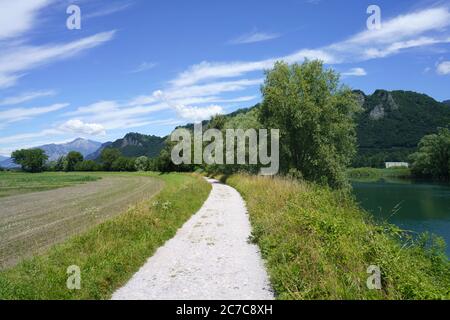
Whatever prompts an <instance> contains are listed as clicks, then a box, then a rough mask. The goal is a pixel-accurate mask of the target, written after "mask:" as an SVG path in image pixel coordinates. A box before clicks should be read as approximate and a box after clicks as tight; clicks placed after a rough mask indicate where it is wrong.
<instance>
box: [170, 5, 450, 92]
mask: <svg viewBox="0 0 450 320" xmlns="http://www.w3.org/2000/svg"><path fill="white" fill-rule="evenodd" d="M448 26H450V12H449V9H448V8H446V7H438V8H432V9H424V10H421V11H416V12H412V13H409V14H405V15H400V16H397V17H394V18H392V19H390V20H388V19H386V20H385V21H384V23H383V25H382V28H381V29H380V30H366V31H362V32H360V33H357V34H356V35H354V36H351V37H350V38H348V39H347V40H344V41H341V42H336V43H333V44H331V45H328V46H324V47H321V48H317V49H308V48H305V49H301V50H298V51H297V52H294V53H292V54H290V55H286V56H279V57H275V58H271V59H265V60H259V61H248V62H243V61H237V62H236V61H233V62H208V61H203V62H201V63H199V64H196V65H193V66H191V67H189V68H188V69H187V70H186V71H184V72H182V73H180V74H179V75H178V76H177V77H176V78H175V79H174V80H172V81H171V84H172V85H173V86H175V87H183V86H189V85H193V84H196V83H198V82H201V81H206V80H212V79H221V78H233V77H241V76H244V75H245V74H247V73H249V72H254V71H261V70H264V69H269V68H271V67H272V66H273V64H274V63H275V62H276V61H279V60H284V61H286V62H288V63H294V62H303V61H304V59H310V60H311V59H319V60H322V61H323V62H324V63H327V64H339V63H343V62H358V61H366V60H370V59H376V58H384V57H387V56H390V55H393V54H398V53H400V52H402V51H403V50H406V49H412V48H418V47H425V46H431V45H435V44H440V43H450V37H449V36H448V32H447V33H446V35H444V36H442V35H441V36H440V35H439V34H442V33H445V32H446V31H447V30H446V28H447V27H448ZM431 32H434V35H433V36H431V35H428V34H429V33H431ZM425 34H427V35H425Z"/></svg>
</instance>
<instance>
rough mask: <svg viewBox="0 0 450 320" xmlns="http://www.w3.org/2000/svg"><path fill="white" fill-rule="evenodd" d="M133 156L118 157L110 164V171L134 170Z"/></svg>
mask: <svg viewBox="0 0 450 320" xmlns="http://www.w3.org/2000/svg"><path fill="white" fill-rule="evenodd" d="M134 163H135V160H134V159H133V158H126V157H122V156H121V157H118V158H117V159H116V160H114V162H113V163H112V165H111V170H112V171H135V170H136V169H135V166H134Z"/></svg>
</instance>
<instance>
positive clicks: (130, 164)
mask: <svg viewBox="0 0 450 320" xmlns="http://www.w3.org/2000/svg"><path fill="white" fill-rule="evenodd" d="M11 157H12V159H13V161H14V162H15V163H16V164H19V165H20V166H21V167H22V170H24V171H27V172H32V173H36V172H42V171H65V172H71V171H151V170H157V169H158V168H157V167H156V163H157V161H156V160H153V159H149V158H147V157H145V156H142V157H138V158H127V157H124V156H122V154H121V153H120V151H119V150H117V149H112V148H107V149H104V150H103V151H102V153H101V156H100V159H99V160H100V161H99V162H96V161H93V160H85V159H84V157H83V155H82V154H81V153H79V152H77V151H71V152H69V153H68V154H67V155H66V156H62V157H60V158H59V159H58V160H57V161H50V162H48V161H47V160H48V156H47V155H46V154H45V152H44V151H43V150H42V149H22V150H17V151H14V152H13V153H12V155H11Z"/></svg>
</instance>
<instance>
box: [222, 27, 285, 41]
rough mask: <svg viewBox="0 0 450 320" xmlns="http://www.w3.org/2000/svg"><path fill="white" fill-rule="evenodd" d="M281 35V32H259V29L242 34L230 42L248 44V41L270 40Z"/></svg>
mask: <svg viewBox="0 0 450 320" xmlns="http://www.w3.org/2000/svg"><path fill="white" fill-rule="evenodd" d="M280 36H281V34H279V33H270V32H259V31H257V30H253V31H252V32H249V33H246V34H243V35H240V36H239V37H237V38H234V39H232V40H230V41H229V43H230V44H248V43H255V42H262V41H268V40H272V39H276V38H279V37H280Z"/></svg>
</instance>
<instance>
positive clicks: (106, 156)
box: [100, 148, 121, 171]
mask: <svg viewBox="0 0 450 320" xmlns="http://www.w3.org/2000/svg"><path fill="white" fill-rule="evenodd" d="M119 157H121V153H120V151H119V150H117V149H113V148H105V149H104V150H103V151H102V153H101V155H100V161H101V163H102V164H103V168H104V169H105V170H106V171H111V170H112V165H113V163H114V161H116V160H117V159H118V158H119Z"/></svg>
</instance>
